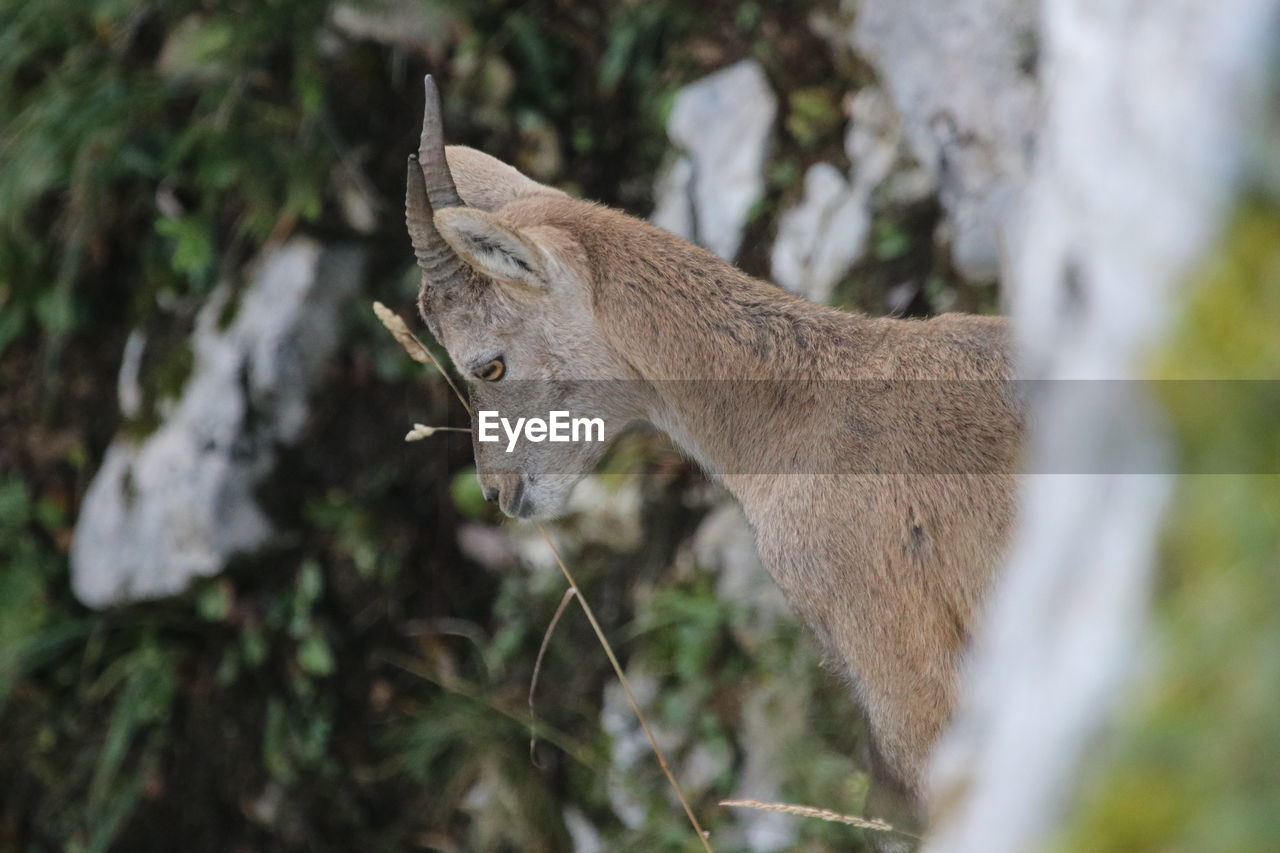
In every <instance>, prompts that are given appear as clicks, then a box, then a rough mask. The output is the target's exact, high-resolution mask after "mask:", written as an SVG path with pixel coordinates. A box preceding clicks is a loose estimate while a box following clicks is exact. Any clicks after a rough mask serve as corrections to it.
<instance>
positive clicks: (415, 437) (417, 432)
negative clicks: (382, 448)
mask: <svg viewBox="0 0 1280 853" xmlns="http://www.w3.org/2000/svg"><path fill="white" fill-rule="evenodd" d="M438 432H471V430H469V429H467V428H466V427H438V426H427V425H426V424H414V425H413V429H411V430H409V431H408V432H407V433H405V436H404V440H405V441H422V439H424V438H431V436H433V435H435V434H436V433H438Z"/></svg>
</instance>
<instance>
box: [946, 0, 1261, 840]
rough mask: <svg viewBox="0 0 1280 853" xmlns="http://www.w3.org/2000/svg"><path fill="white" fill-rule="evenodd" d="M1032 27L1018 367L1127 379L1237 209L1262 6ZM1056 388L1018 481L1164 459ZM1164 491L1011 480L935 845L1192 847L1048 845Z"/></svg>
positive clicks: (1092, 14) (1112, 713) (1135, 639)
mask: <svg viewBox="0 0 1280 853" xmlns="http://www.w3.org/2000/svg"><path fill="white" fill-rule="evenodd" d="M1043 20H1044V32H1043V40H1044V44H1045V54H1046V55H1045V60H1044V61H1045V65H1046V69H1045V77H1044V79H1045V80H1046V103H1047V105H1048V114H1047V115H1046V116H1045V119H1044V124H1043V128H1042V131H1041V134H1040V137H1039V139H1038V142H1037V157H1036V164H1035V170H1034V175H1033V178H1032V180H1031V182H1030V185H1029V187H1028V189H1027V193H1026V197H1027V217H1026V220H1027V221H1026V223H1025V227H1024V228H1023V229H1020V237H1021V239H1020V240H1019V242H1018V243H1017V245H1016V246H1014V247H1013V248H1014V258H1013V260H1012V269H1010V270H1008V278H1009V279H1010V280H1011V282H1012V284H1013V287H1012V304H1013V308H1014V312H1013V313H1014V320H1015V326H1016V328H1017V331H1018V334H1019V340H1020V342H1021V344H1022V348H1023V355H1024V359H1023V370H1024V372H1025V373H1028V374H1029V375H1030V376H1032V377H1033V378H1049V379H1057V380H1081V379H1092V380H1110V379H1124V378H1138V377H1142V376H1144V375H1145V374H1146V372H1147V371H1148V370H1150V369H1151V368H1150V367H1149V365H1150V363H1151V359H1152V356H1153V352H1154V351H1155V350H1156V349H1157V348H1158V347H1159V346H1160V344H1161V342H1162V341H1164V340H1165V339H1166V338H1167V336H1168V335H1169V326H1170V320H1171V319H1172V317H1174V316H1176V314H1177V313H1178V312H1179V311H1180V309H1181V308H1182V306H1185V305H1186V303H1187V298H1188V295H1187V293H1188V281H1189V278H1190V277H1191V275H1192V274H1193V273H1194V271H1195V270H1196V269H1197V267H1198V266H1199V265H1200V264H1201V263H1202V262H1203V260H1204V259H1205V258H1206V256H1209V255H1211V254H1212V253H1213V252H1214V251H1215V249H1214V246H1215V242H1216V241H1217V240H1219V239H1221V237H1220V235H1221V231H1222V229H1223V227H1224V225H1225V224H1226V222H1227V221H1228V220H1229V217H1230V215H1231V212H1232V208H1233V207H1234V206H1235V205H1236V204H1237V203H1238V194H1239V192H1240V189H1241V184H1240V178H1241V175H1242V172H1243V171H1244V168H1243V167H1244V165H1245V163H1246V161H1247V159H1248V157H1249V156H1250V154H1251V150H1250V149H1251V142H1250V135H1251V130H1252V128H1254V127H1256V126H1257V124H1258V121H1257V119H1258V118H1259V116H1260V115H1261V114H1262V111H1263V109H1264V104H1265V103H1266V98H1267V87H1266V85H1265V80H1266V73H1267V70H1268V66H1269V63H1270V62H1271V60H1272V56H1271V51H1272V49H1273V46H1274V42H1273V41H1272V40H1271V39H1272V36H1273V34H1274V32H1275V25H1276V23H1277V22H1276V15H1275V4H1274V3H1271V2H1269V0H1226V2H1224V0H1179V2H1173V3H1143V2H1138V0H1115V2H1111V3H1102V4H1099V3H1092V2H1085V0H1049V2H1047V3H1046V4H1045V6H1044V10H1043ZM975 79H980V76H979V77H978V78H975ZM998 100H1000V99H993V103H994V102H996V101H998ZM1071 385H1072V382H1069V381H1059V382H1050V383H1045V385H1044V387H1045V393H1043V394H1040V395H1039V396H1038V397H1037V399H1036V400H1035V402H1034V404H1033V409H1034V414H1033V418H1032V421H1033V423H1034V424H1036V428H1035V429H1034V430H1033V434H1032V440H1031V454H1032V459H1031V466H1032V470H1036V469H1037V466H1043V460H1045V459H1051V458H1053V454H1054V453H1055V452H1058V451H1059V450H1060V448H1062V447H1071V448H1073V451H1074V452H1075V453H1077V454H1086V455H1087V457H1088V458H1089V459H1090V464H1091V466H1092V467H1091V468H1090V469H1089V470H1096V471H1100V472H1107V471H1114V472H1121V471H1124V470H1126V468H1125V466H1124V465H1123V464H1122V463H1123V462H1124V461H1125V460H1128V459H1131V458H1132V457H1134V456H1136V455H1143V454H1146V455H1149V454H1151V453H1152V452H1153V451H1155V452H1158V451H1159V450H1160V448H1161V446H1162V445H1167V444H1168V441H1169V437H1168V436H1167V435H1166V431H1165V430H1164V429H1163V428H1162V425H1160V424H1157V423H1154V422H1153V419H1151V418H1148V419H1144V420H1142V421H1141V422H1139V421H1138V419H1130V418H1127V417H1125V415H1126V414H1128V413H1126V412H1122V411H1117V409H1118V407H1119V406H1118V405H1109V404H1108V402H1107V401H1106V400H1102V399H1101V398H1100V404H1099V405H1094V406H1089V407H1080V406H1072V405H1070V402H1069V401H1070V399H1071V397H1072V394H1071V391H1070V386H1071ZM1117 403H1118V404H1120V405H1125V404H1129V405H1131V401H1127V400H1120V399H1117ZM1117 424H1120V425H1122V426H1123V427H1124V428H1120V429H1118V428H1117ZM1039 470H1046V469H1045V468H1044V467H1039ZM1130 470H1131V469H1130ZM1153 470H1161V469H1153ZM1163 470H1168V471H1170V472H1174V471H1176V468H1174V467H1168V468H1164V469H1163ZM1171 481H1172V477H1157V476H1144V475H1134V474H1123V473H1100V474H1096V475H1091V476H1083V477H1081V476H1034V477H1029V478H1027V479H1026V481H1025V483H1024V487H1023V495H1022V500H1023V510H1022V517H1021V519H1020V522H1019V529H1018V532H1017V535H1016V537H1015V541H1014V544H1013V548H1012V553H1011V557H1010V562H1009V566H1008V568H1007V572H1006V574H1005V576H1004V578H1003V580H1002V582H1001V584H1000V586H999V588H998V589H997V591H996V595H995V597H994V600H993V602H992V606H991V620H990V624H989V625H988V626H987V632H986V634H985V636H984V640H983V642H981V643H980V644H979V649H978V652H977V654H976V655H975V661H974V664H975V666H974V669H973V672H974V676H973V680H972V681H971V682H970V683H969V685H968V689H969V696H968V699H967V703H966V705H965V706H964V707H963V708H962V710H961V713H960V714H959V717H958V719H957V720H956V722H955V724H954V725H953V728H952V730H951V732H950V733H949V735H948V736H947V737H946V738H945V740H944V742H943V743H942V745H941V747H940V748H939V750H938V752H937V754H936V755H935V760H934V768H933V771H934V772H933V788H934V796H935V810H934V814H935V816H936V818H935V819H936V821H937V823H936V825H935V827H934V835H933V837H932V838H931V840H930V843H929V846H928V849H929V850H932V851H938V853H941V851H947V853H961V852H962V851H963V853H969V851H974V853H977V851H982V853H1015V851H1027V850H1044V849H1082V850H1099V849H1115V850H1120V849H1124V850H1131V849H1132V850H1139V849H1141V850H1155V849H1161V850H1163V849H1195V847H1194V846H1193V847H1191V848H1183V847H1179V846H1178V845H1173V846H1167V845H1159V846H1144V845H1140V844H1133V843H1130V840H1129V837H1128V836H1121V837H1117V838H1115V839H1113V840H1112V844H1113V845H1114V846H1111V847H1101V846H1096V845H1095V846H1083V847H1072V846H1070V845H1067V846H1064V847H1059V846H1058V845H1056V844H1055V843H1054V842H1053V839H1054V837H1055V835H1056V833H1057V831H1058V828H1059V824H1060V822H1061V820H1062V817H1063V815H1064V814H1065V813H1067V812H1068V807H1069V804H1071V803H1072V802H1073V801H1075V799H1076V796H1075V795H1076V794H1077V793H1078V792H1077V788H1078V784H1079V779H1080V776H1081V774H1082V773H1083V772H1084V770H1085V768H1086V766H1088V765H1096V764H1097V763H1098V762H1097V761H1096V759H1097V757H1098V755H1099V750H1098V748H1097V747H1098V745H1099V741H1100V740H1101V739H1100V738H1099V730H1100V729H1102V728H1104V727H1107V726H1110V725H1114V723H1113V722H1112V721H1113V720H1115V719H1116V717H1117V716H1118V715H1117V714H1116V710H1115V709H1116V707H1117V706H1118V704H1119V703H1120V701H1121V700H1122V698H1124V697H1125V696H1126V687H1127V686H1128V683H1129V682H1130V681H1131V680H1132V679H1133V677H1134V675H1135V673H1136V671H1137V670H1138V669H1139V663H1140V661H1139V659H1138V657H1139V656H1138V654H1137V652H1138V648H1139V645H1140V644H1139V639H1140V637H1142V635H1143V632H1144V630H1145V626H1146V624H1147V610H1148V601H1149V598H1150V587H1151V579H1152V575H1153V571H1154V569H1155V567H1156V558H1157V546H1158V541H1159V536H1160V534H1161V527H1162V523H1163V518H1164V511H1165V504H1166V498H1167V493H1168V489H1169V485H1170V483H1171ZM1142 663H1146V662H1142ZM1181 689H1182V690H1183V691H1186V692H1196V688H1194V687H1192V686H1190V685H1183V686H1182V688H1181ZM1120 716H1122V715H1120ZM1186 736H1187V733H1186V732H1185V731H1180V732H1179V737H1180V738H1185V737H1186ZM1110 746H1112V747H1114V746H1115V744H1114V743H1111V744H1110ZM1165 766H1166V767H1167V770H1168V771H1169V774H1170V775H1176V774H1177V773H1178V772H1180V771H1182V770H1183V768H1180V767H1176V766H1173V765H1165ZM1215 784H1217V780H1212V779H1205V780H1197V785H1203V786H1209V787H1211V786H1213V785H1215ZM1128 793H1137V792H1136V790H1134V789H1130V790H1129V791H1128ZM1145 805H1146V803H1144V802H1143V801H1139V800H1138V798H1136V797H1135V798H1132V799H1131V800H1130V801H1129V802H1124V803H1121V804H1119V805H1118V808H1119V809H1120V810H1122V811H1123V810H1129V811H1131V812H1133V813H1136V814H1142V811H1141V810H1142V809H1143V808H1144V806H1145ZM1168 808H1169V806H1168V804H1167V803H1165V802H1161V803H1160V805H1159V808H1158V809H1157V810H1155V811H1151V812H1148V813H1147V814H1144V815H1143V819H1145V820H1146V821H1147V822H1148V823H1150V822H1152V821H1155V822H1157V823H1162V822H1165V818H1164V817H1163V816H1160V817H1157V815H1162V814H1166V813H1167V812H1168ZM1219 843H1220V844H1222V845H1225V846H1226V847H1231V843H1230V842H1229V841H1221V840H1219ZM1210 846H1212V845H1210ZM1239 849H1261V848H1251V847H1248V845H1245V846H1243V847H1240V848H1239Z"/></svg>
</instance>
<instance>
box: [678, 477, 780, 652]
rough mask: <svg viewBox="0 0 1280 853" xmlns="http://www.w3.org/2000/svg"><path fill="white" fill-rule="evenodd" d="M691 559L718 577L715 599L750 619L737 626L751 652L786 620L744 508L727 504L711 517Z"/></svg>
mask: <svg viewBox="0 0 1280 853" xmlns="http://www.w3.org/2000/svg"><path fill="white" fill-rule="evenodd" d="M692 550H693V557H694V560H695V562H696V563H697V564H698V566H699V567H701V568H703V569H706V570H709V571H712V572H714V573H715V574H716V595H717V596H718V597H719V598H721V599H722V600H724V601H728V602H733V603H735V604H742V605H746V613H747V618H746V620H745V623H744V624H742V625H737V626H735V629H734V631H735V633H736V634H737V635H738V640H739V641H740V642H741V643H743V645H744V646H746V647H747V648H753V647H754V646H755V645H756V644H757V643H758V642H759V640H760V638H761V637H762V636H763V635H764V634H765V633H767V632H768V631H769V629H770V628H772V627H773V625H774V624H775V623H776V622H777V621H778V619H779V618H786V615H787V613H788V607H787V600H786V598H785V597H784V596H783V595H782V591H781V590H780V589H778V585H777V584H776V583H775V582H774V580H773V578H772V577H771V576H770V575H769V572H768V570H767V569H765V567H764V564H763V563H761V562H760V555H759V554H758V553H757V552H756V542H755V535H754V534H753V533H752V532H751V527H750V525H748V524H747V518H746V516H745V515H744V514H743V512H742V508H741V507H740V506H738V504H737V503H735V502H731V501H730V502H725V503H722V504H720V505H719V506H718V507H716V508H715V509H713V510H712V511H711V512H710V513H708V515H707V517H706V518H705V519H703V521H702V523H701V524H700V525H699V526H698V530H697V532H696V533H694V536H693V549H692Z"/></svg>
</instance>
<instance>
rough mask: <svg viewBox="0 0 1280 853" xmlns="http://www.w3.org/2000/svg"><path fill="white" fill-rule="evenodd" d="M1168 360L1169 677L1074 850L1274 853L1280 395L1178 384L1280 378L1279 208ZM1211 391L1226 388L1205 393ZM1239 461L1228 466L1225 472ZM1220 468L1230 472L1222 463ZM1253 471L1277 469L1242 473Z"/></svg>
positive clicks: (1088, 786) (1108, 768)
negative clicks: (1184, 470) (1174, 473)
mask: <svg viewBox="0 0 1280 853" xmlns="http://www.w3.org/2000/svg"><path fill="white" fill-rule="evenodd" d="M1193 292H1194V296H1193V298H1192V300H1191V301H1190V303H1189V304H1188V306H1187V309H1186V312H1185V314H1184V315H1183V317H1182V318H1181V320H1180V321H1179V327H1178V331H1177V333H1176V334H1175V336H1174V337H1173V338H1172V340H1171V341H1170V343H1169V345H1168V349H1167V350H1166V352H1165V353H1163V354H1162V356H1161V358H1160V361H1159V364H1158V366H1157V375H1158V376H1160V377H1161V378H1165V379H1168V380H1170V381H1169V382H1168V383H1166V384H1167V385H1168V386H1169V388H1168V393H1167V394H1166V395H1165V396H1166V398H1167V402H1168V404H1169V411H1170V415H1171V417H1172V422H1173V428H1174V431H1175V433H1176V437H1177V444H1178V449H1179V452H1180V453H1181V454H1182V457H1183V459H1184V460H1186V464H1187V466H1188V467H1189V468H1191V469H1192V470H1202V471H1213V470H1218V471H1221V472H1223V473H1208V474H1193V475H1185V476H1183V477H1181V478H1179V481H1178V484H1177V488H1176V496H1175V499H1174V505H1173V509H1172V515H1171V517H1170V520H1169V524H1168V527H1167V533H1166V536H1165V540H1164V542H1163V548H1162V551H1161V560H1160V563H1161V570H1160V578H1159V590H1158V595H1157V601H1156V605H1155V615H1156V625H1155V632H1156V634H1155V639H1156V640H1157V641H1158V648H1159V660H1158V661H1157V665H1156V667H1155V672H1154V673H1153V674H1152V675H1150V676H1149V677H1146V678H1144V679H1143V680H1142V682H1141V683H1140V684H1138V685H1137V686H1136V688H1135V692H1136V697H1135V701H1134V705H1133V707H1132V709H1131V710H1130V712H1129V717H1128V719H1127V720H1126V722H1125V723H1124V725H1123V726H1122V727H1121V730H1120V731H1119V732H1118V733H1117V734H1116V736H1115V739H1114V755H1113V757H1112V758H1110V759H1109V760H1108V761H1107V762H1106V763H1105V764H1104V765H1103V766H1101V767H1098V768H1096V769H1095V770H1094V771H1093V772H1092V773H1091V774H1090V775H1089V776H1088V777H1087V778H1086V779H1085V781H1084V784H1083V786H1082V787H1083V790H1085V791H1087V794H1085V795H1084V800H1083V803H1082V804H1081V807H1080V808H1081V810H1080V814H1079V816H1078V818H1077V820H1076V822H1075V825H1074V827H1073V828H1072V829H1071V830H1070V832H1069V833H1068V834H1067V835H1066V838H1065V839H1064V841H1063V842H1062V845H1061V849H1063V850H1090V851H1099V853H1107V851H1117V853H1118V851H1124V853H1137V851H1193V850H1194V851H1200V850H1222V851H1242V853H1243V851H1262V850H1270V849H1273V844H1271V843H1268V842H1267V841H1266V840H1265V839H1271V840H1274V839H1276V838H1280V811H1278V810H1277V808H1276V804H1277V803H1278V802H1280V765H1277V763H1276V761H1275V756H1276V755H1277V754H1280V727H1277V726H1276V721H1275V709H1276V708H1277V707H1280V656H1278V655H1277V653H1276V652H1277V649H1280V611H1277V609H1276V607H1275V606H1274V605H1275V603H1276V602H1277V601H1280V562H1278V561H1280V474H1277V473H1276V472H1277V471H1280V466H1277V462H1278V461H1280V410H1278V408H1277V400H1276V397H1275V395H1274V394H1259V393H1256V392H1249V391H1247V390H1246V391H1244V392H1241V391H1239V390H1238V389H1228V390H1227V391H1226V392H1225V393H1219V394H1213V399H1214V400H1215V402H1216V403H1218V404H1215V405H1206V404H1205V397H1204V394H1203V393H1196V392H1195V390H1194V389H1195V388H1197V387H1198V388H1201V389H1202V391H1203V389H1204V388H1205V387H1206V386H1203V385H1199V384H1198V383H1197V384H1196V385H1193V386H1191V387H1192V392H1191V393H1187V392H1186V388H1184V387H1180V386H1181V383H1180V382H1179V381H1178V380H1215V381H1216V383H1226V385H1228V386H1230V385H1232V384H1234V383H1232V382H1231V380H1229V379H1224V377H1249V378H1263V377H1270V378H1272V379H1274V376H1275V367H1276V365H1277V364H1280V337H1278V336H1277V335H1276V334H1275V328H1274V326H1275V323H1274V319H1275V317H1276V316H1277V314H1278V313H1280V207H1277V205H1276V204H1275V202H1274V201H1272V200H1254V201H1249V202H1246V203H1244V204H1243V205H1242V206H1241V208H1240V210H1239V212H1238V214H1237V216H1236V218H1235V221H1234V224H1232V225H1231V227H1230V228H1229V230H1228V231H1227V233H1226V235H1225V236H1224V238H1223V240H1222V245H1221V248H1220V249H1219V251H1218V252H1217V254H1216V255H1215V256H1214V257H1213V258H1212V259H1211V260H1210V262H1209V264H1208V266H1207V268H1206V269H1205V270H1204V271H1203V272H1202V273H1201V274H1200V275H1199V276H1198V277H1197V280H1196V281H1195V283H1194V285H1193ZM1207 387H1212V386H1207ZM1224 461H1227V462H1228V463H1231V464H1230V467H1221V466H1222V464H1223V462H1224ZM1214 466H1218V467H1216V468H1215V467H1214ZM1248 471H1254V472H1267V473H1253V474H1248V473H1243V472H1248Z"/></svg>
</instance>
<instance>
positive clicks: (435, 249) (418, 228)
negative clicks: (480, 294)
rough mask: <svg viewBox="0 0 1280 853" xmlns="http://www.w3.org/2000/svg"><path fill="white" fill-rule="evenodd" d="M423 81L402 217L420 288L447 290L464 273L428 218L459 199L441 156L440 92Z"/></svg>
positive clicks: (464, 268)
mask: <svg viewBox="0 0 1280 853" xmlns="http://www.w3.org/2000/svg"><path fill="white" fill-rule="evenodd" d="M423 82H424V85H425V87H426V90H427V99H426V110H425V112H424V114H423V116H422V139H421V140H420V141H419V143H418V153H417V155H413V154H410V155H409V174H408V179H407V180H408V187H407V189H406V191H405V200H404V218H405V224H406V225H408V226H409V238H410V239H411V240H412V241H413V254H414V256H415V257H416V258H417V259H418V266H419V267H421V268H422V273H423V284H424V286H425V285H430V286H432V287H447V286H449V285H452V284H457V283H460V282H462V281H463V280H465V278H466V277H467V275H468V270H467V266H466V264H464V263H463V261H462V259H461V258H459V257H458V256H457V254H456V253H455V252H454V251H453V248H452V247H451V246H450V245H449V244H448V243H446V242H445V241H444V238H443V237H441V236H440V233H439V232H438V231H436V227H435V224H434V223H433V222H432V220H431V215H432V212H433V211H436V210H440V209H441V208H445V207H459V206H461V205H462V199H461V198H460V197H459V196H458V190H457V188H456V187H455V186H454V184H453V175H451V174H449V163H448V161H447V160H445V156H444V127H443V123H442V122H441V119H440V92H439V91H438V90H437V89H436V81H435V80H433V79H432V78H431V75H430V74H428V75H427V77H426V80H425V81H423Z"/></svg>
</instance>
